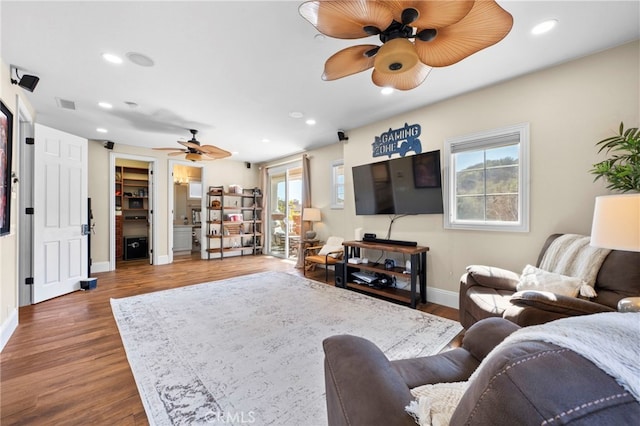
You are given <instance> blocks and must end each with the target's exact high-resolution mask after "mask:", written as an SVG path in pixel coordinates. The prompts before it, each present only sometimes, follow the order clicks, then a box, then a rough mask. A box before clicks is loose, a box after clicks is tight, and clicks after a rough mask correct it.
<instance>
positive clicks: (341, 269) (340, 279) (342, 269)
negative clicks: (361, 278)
mask: <svg viewBox="0 0 640 426" xmlns="http://www.w3.org/2000/svg"><path fill="white" fill-rule="evenodd" d="M335 268H336V271H335V272H336V287H342V288H345V287H346V286H347V283H346V279H347V273H346V272H347V271H346V269H347V267H346V266H345V264H344V263H336V264H335Z"/></svg>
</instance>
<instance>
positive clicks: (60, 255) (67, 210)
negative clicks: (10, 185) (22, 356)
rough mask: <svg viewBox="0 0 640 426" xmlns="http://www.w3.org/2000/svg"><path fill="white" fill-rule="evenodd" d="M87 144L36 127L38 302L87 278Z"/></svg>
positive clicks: (35, 221) (35, 258) (35, 187)
mask: <svg viewBox="0 0 640 426" xmlns="http://www.w3.org/2000/svg"><path fill="white" fill-rule="evenodd" d="M87 146H88V142H87V140H86V139H82V138H80V137H78V136H74V135H71V134H68V133H64V132H61V131H59V130H55V129H51V128H49V127H45V126H42V125H40V124H36V125H35V158H34V170H35V172H34V197H33V198H34V277H33V278H34V287H33V301H34V303H38V302H42V301H43V300H47V299H51V298H53V297H56V296H60V295H63V294H67V293H70V292H72V291H75V290H78V289H80V280H82V279H85V278H87V271H88V259H87V253H88V252H87V250H88V244H87V236H86V235H84V232H83V224H86V221H87V149H88V148H87ZM87 225H88V224H87Z"/></svg>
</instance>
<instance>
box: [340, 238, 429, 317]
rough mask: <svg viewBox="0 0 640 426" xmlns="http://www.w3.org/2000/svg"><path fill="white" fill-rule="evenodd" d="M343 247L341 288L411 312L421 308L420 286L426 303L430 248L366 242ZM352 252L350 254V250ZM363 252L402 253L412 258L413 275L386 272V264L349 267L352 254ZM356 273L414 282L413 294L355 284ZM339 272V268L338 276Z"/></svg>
mask: <svg viewBox="0 0 640 426" xmlns="http://www.w3.org/2000/svg"><path fill="white" fill-rule="evenodd" d="M342 245H343V246H344V262H345V263H344V268H342V273H343V276H342V281H341V282H342V283H343V285H342V287H343V288H348V289H351V290H355V291H359V292H362V293H367V294H372V295H375V296H379V297H382V298H385V299H390V300H392V301H395V302H400V303H406V304H408V305H409V306H411V307H412V308H415V307H416V306H417V304H418V284H419V285H420V289H419V295H420V302H422V303H427V252H428V251H429V247H421V246H402V245H396V244H384V243H377V242H376V243H374V242H366V241H345V242H343V243H342ZM350 249H351V250H350ZM360 249H366V250H379V251H388V252H394V253H403V254H406V255H409V256H410V257H411V274H410V275H408V274H405V273H404V270H405V269H404V268H399V267H396V268H393V269H385V268H384V264H381V265H374V264H368V263H359V264H352V263H349V257H350V252H352V253H359V252H360ZM354 270H361V271H369V272H378V273H381V274H387V275H391V276H395V277H407V276H410V278H411V290H410V291H407V290H402V289H398V288H395V287H385V288H376V287H370V286H369V285H365V284H357V283H354V282H353V280H352V277H351V273H352V272H353V271H354ZM337 271H338V268H336V273H337Z"/></svg>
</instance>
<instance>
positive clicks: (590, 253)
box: [540, 234, 611, 297]
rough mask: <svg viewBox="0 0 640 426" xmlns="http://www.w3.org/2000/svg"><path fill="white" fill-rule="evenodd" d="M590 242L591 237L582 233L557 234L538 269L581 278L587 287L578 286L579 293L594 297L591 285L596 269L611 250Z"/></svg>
mask: <svg viewBox="0 0 640 426" xmlns="http://www.w3.org/2000/svg"><path fill="white" fill-rule="evenodd" d="M590 242H591V238H590V237H585V236H584V235H576V234H564V235H561V236H559V237H558V238H556V239H555V240H553V242H552V243H551V244H549V247H548V248H547V250H546V251H545V253H544V255H543V256H542V260H541V261H540V269H544V270H545V271H549V272H555V273H556V274H562V275H567V276H570V277H578V278H581V279H582V280H584V282H585V284H586V285H587V286H588V287H585V286H583V287H582V288H580V295H582V296H585V297H595V296H596V293H595V291H594V290H593V286H594V285H595V282H596V278H597V276H598V271H599V270H600V267H601V266H602V263H603V262H604V259H605V258H606V257H607V255H608V254H609V252H610V251H611V250H608V249H602V248H597V247H591V246H590V245H589V243H590ZM589 287H590V288H589Z"/></svg>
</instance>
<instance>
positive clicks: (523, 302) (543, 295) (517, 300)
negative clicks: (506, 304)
mask: <svg viewBox="0 0 640 426" xmlns="http://www.w3.org/2000/svg"><path fill="white" fill-rule="evenodd" d="M511 303H512V304H514V305H516V306H521V307H533V308H537V309H540V310H543V311H548V312H555V313H558V314H562V315H563V316H575V315H589V314H597V313H600V312H615V310H614V309H612V308H610V307H608V306H605V305H601V304H599V303H594V302H590V301H588V300H584V299H579V298H577V297H569V296H562V295H560V294H554V293H550V292H547V291H520V292H518V293H515V294H514V295H513V296H512V297H511Z"/></svg>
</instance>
